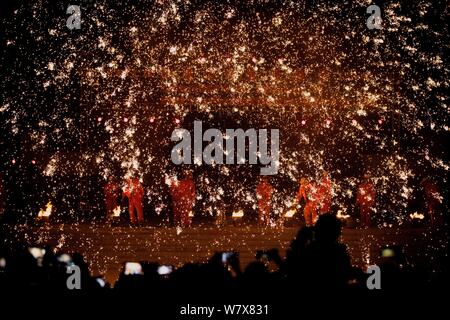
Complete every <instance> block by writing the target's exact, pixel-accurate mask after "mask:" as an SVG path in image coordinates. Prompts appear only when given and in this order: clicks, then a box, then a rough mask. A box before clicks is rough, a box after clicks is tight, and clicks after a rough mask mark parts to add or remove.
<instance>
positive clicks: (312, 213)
mask: <svg viewBox="0 0 450 320" xmlns="http://www.w3.org/2000/svg"><path fill="white" fill-rule="evenodd" d="M302 199H303V200H305V203H306V204H305V208H304V209H303V215H304V217H305V223H306V225H307V226H312V225H314V223H315V222H316V220H317V188H316V186H315V185H314V183H312V182H309V181H308V180H307V179H306V178H302V179H301V180H300V188H299V190H298V192H297V195H296V197H295V201H296V202H297V203H299V202H300V201H301V200H302Z"/></svg>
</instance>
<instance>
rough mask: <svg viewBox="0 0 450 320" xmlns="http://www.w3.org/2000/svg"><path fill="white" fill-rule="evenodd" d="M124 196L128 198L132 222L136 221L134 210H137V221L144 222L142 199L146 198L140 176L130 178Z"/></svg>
mask: <svg viewBox="0 0 450 320" xmlns="http://www.w3.org/2000/svg"><path fill="white" fill-rule="evenodd" d="M123 197H127V198H128V212H129V214H130V222H131V223H133V224H134V223H136V217H135V214H134V211H135V210H136V211H137V221H138V222H144V213H143V211H142V200H143V199H144V188H143V187H142V184H141V183H140V181H139V179H138V178H128V180H127V181H126V183H125V188H124V190H123Z"/></svg>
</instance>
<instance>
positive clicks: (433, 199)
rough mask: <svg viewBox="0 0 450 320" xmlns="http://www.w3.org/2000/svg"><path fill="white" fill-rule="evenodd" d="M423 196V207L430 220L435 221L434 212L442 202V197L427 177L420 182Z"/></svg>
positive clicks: (435, 212)
mask: <svg viewBox="0 0 450 320" xmlns="http://www.w3.org/2000/svg"><path fill="white" fill-rule="evenodd" d="M420 185H421V186H422V189H423V192H424V196H425V207H426V211H427V213H428V216H429V217H430V222H431V223H435V219H436V214H437V211H438V208H439V205H440V204H441V203H442V197H441V194H440V192H439V188H438V186H437V185H436V184H435V183H434V182H433V181H431V180H430V179H429V178H425V179H423V180H422V181H421V182H420Z"/></svg>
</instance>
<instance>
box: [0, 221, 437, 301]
mask: <svg viewBox="0 0 450 320" xmlns="http://www.w3.org/2000/svg"><path fill="white" fill-rule="evenodd" d="M341 229H342V226H341V222H340V220H339V219H338V218H336V216H335V215H333V214H324V215H321V216H320V217H319V219H318V221H317V223H316V225H315V226H305V227H303V228H301V229H300V230H299V232H298V234H297V236H296V237H295V238H294V239H293V241H292V242H291V244H290V247H289V248H288V250H287V252H286V257H284V258H283V257H281V256H280V254H279V252H278V250H277V249H271V250H266V251H258V252H257V253H256V255H255V260H254V261H253V262H251V263H249V264H248V265H247V266H246V267H245V269H244V270H241V267H240V261H239V254H238V253H237V252H217V253H215V254H214V255H213V256H212V257H211V258H210V259H209V261H207V262H205V263H186V264H185V265H183V266H181V267H179V268H177V269H173V270H172V268H171V267H170V266H161V265H159V264H157V263H148V262H139V263H135V264H133V265H131V266H127V265H126V264H125V265H124V268H123V271H122V272H121V274H120V275H119V277H118V280H117V281H116V283H115V284H114V285H110V284H108V283H107V282H106V281H105V280H104V279H102V278H101V277H93V276H91V275H90V273H89V268H88V264H87V262H86V261H85V260H84V259H83V257H82V256H81V255H80V254H71V255H69V254H66V253H61V252H55V251H54V250H52V248H50V247H45V248H30V247H23V248H20V249H11V248H8V249H3V250H2V251H1V252H0V259H1V260H0V287H2V288H4V289H8V288H9V289H20V288H26V289H30V288H31V289H36V290H40V289H45V290H46V289H51V290H67V289H68V287H67V279H68V277H69V276H70V274H68V273H67V269H68V268H69V267H70V266H73V265H76V266H78V267H79V270H80V271H81V279H80V282H81V289H82V290H114V291H126V290H136V289H139V290H149V291H151V292H174V290H176V291H178V292H179V290H186V292H188V291H189V290H191V289H192V288H195V289H196V290H201V291H204V292H211V290H220V291H221V292H235V293H240V294H242V293H244V292H259V293H261V292H269V293H270V292H272V293H274V292H288V291H283V290H285V289H286V288H287V287H292V288H293V289H294V290H299V288H301V290H304V292H310V291H316V290H368V289H367V286H366V281H367V279H368V277H369V274H367V273H366V272H365V270H362V269H361V268H356V267H353V266H352V264H351V258H350V255H349V253H348V251H347V247H346V245H345V244H343V243H341V242H340V241H339V238H340V235H341ZM388 250H390V251H389V253H390V254H386V255H385V257H384V258H383V261H382V264H381V265H380V268H381V273H382V289H404V288H408V287H413V288H415V289H417V288H425V287H432V286H434V285H436V284H437V283H439V281H440V278H439V277H435V278H434V280H433V279H432V278H430V274H429V273H427V272H422V271H421V270H419V269H417V268H413V267H412V266H409V265H408V264H407V263H406V259H405V257H404V256H403V255H402V254H401V248H395V247H392V248H389V249H388ZM136 266H137V268H136ZM269 266H270V268H269ZM129 269H130V270H129ZM444 276H445V275H442V274H441V275H440V277H441V278H442V277H444ZM280 290H281V291H280Z"/></svg>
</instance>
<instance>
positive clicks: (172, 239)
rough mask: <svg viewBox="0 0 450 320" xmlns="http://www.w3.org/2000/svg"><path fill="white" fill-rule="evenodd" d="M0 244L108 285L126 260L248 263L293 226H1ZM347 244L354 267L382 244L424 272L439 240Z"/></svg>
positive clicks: (287, 236)
mask: <svg viewBox="0 0 450 320" xmlns="http://www.w3.org/2000/svg"><path fill="white" fill-rule="evenodd" d="M0 229H1V232H2V233H3V236H2V237H1V238H0V239H1V242H2V245H3V246H6V247H11V246H14V245H17V244H23V243H26V244H29V245H47V244H48V245H51V246H53V247H55V248H57V249H58V250H61V251H65V252H69V253H71V252H80V253H81V254H83V255H84V256H85V258H86V261H87V262H88V263H89V265H90V268H91V272H92V273H93V275H104V276H105V278H106V279H107V280H108V281H109V282H110V283H113V282H114V281H115V280H116V278H117V276H118V274H119V272H120V270H121V266H122V264H123V263H124V262H126V261H155V262H160V263H163V264H172V265H175V266H180V265H182V264H184V263H186V262H195V261H205V260H207V259H208V258H209V257H210V256H211V255H212V254H213V253H214V252H215V251H231V250H235V251H238V252H239V254H240V259H241V265H242V267H243V268H245V266H246V265H247V264H248V263H249V262H251V261H253V260H254V257H255V253H256V250H259V249H270V248H278V249H279V250H280V253H281V254H282V255H284V254H285V250H286V248H287V247H288V246H289V244H290V242H291V240H292V239H293V238H294V236H295V235H296V233H297V231H298V229H299V227H277V228H262V227H258V226H253V225H249V226H244V225H241V226H233V225H228V226H224V227H216V226H211V225H210V226H195V227H192V228H188V229H183V230H182V229H179V228H178V229H177V228H173V227H154V226H148V227H128V226H109V225H106V224H96V225H88V224H81V225H73V224H49V223H45V224H40V225H38V226H26V225H7V224H4V225H2V226H1V227H0ZM342 241H343V242H344V243H345V244H347V246H348V248H349V252H350V254H351V257H352V263H353V264H354V265H356V266H364V265H367V264H372V263H376V262H378V261H379V252H380V248H381V247H382V246H384V245H402V246H403V247H404V250H405V253H406V256H407V258H408V261H409V262H410V263H412V264H415V265H422V266H425V267H426V268H427V269H429V268H433V265H438V261H437V259H436V258H437V256H439V255H440V254H441V252H442V237H440V236H437V235H436V232H434V231H433V232H432V231H431V230H428V229H424V228H408V229H394V228H385V229H375V228H373V229H367V230H357V229H349V228H344V230H343V235H342Z"/></svg>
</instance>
